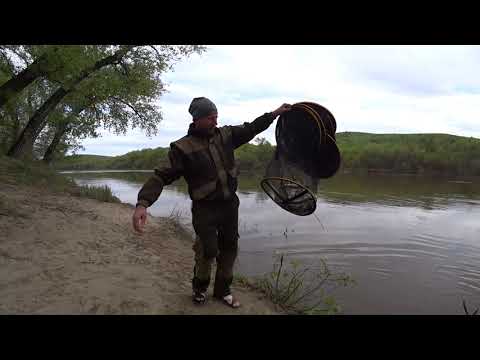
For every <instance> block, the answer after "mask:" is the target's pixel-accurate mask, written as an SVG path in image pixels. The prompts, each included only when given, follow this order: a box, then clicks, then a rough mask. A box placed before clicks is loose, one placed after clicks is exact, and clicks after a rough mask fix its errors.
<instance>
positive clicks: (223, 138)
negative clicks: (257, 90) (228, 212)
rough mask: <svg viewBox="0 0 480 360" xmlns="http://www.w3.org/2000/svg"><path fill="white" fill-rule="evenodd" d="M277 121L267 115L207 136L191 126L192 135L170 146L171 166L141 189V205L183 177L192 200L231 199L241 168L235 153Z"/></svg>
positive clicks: (138, 199) (217, 129)
mask: <svg viewBox="0 0 480 360" xmlns="http://www.w3.org/2000/svg"><path fill="white" fill-rule="evenodd" d="M274 119H275V116H274V115H273V114H272V113H265V114H264V115H262V116H260V117H258V118H257V119H255V120H254V121H252V122H251V123H248V122H246V123H244V124H243V125H239V126H222V127H219V128H216V129H215V131H214V133H213V134H210V135H206V134H204V133H201V132H200V131H197V130H196V129H195V128H194V126H193V123H192V124H190V128H189V129H188V134H187V135H186V136H184V137H183V138H181V139H179V140H177V141H175V142H173V143H171V144H170V150H169V152H168V160H169V164H168V165H166V166H161V167H158V168H156V169H155V170H154V175H153V176H151V177H150V178H149V179H148V180H147V182H146V183H145V184H144V185H143V187H142V188H141V189H140V191H139V193H138V197H137V205H143V206H145V207H149V206H151V205H152V204H153V203H154V202H155V201H156V200H157V199H158V197H159V196H160V194H161V192H162V190H163V187H164V186H165V185H169V184H171V183H172V182H173V181H175V180H177V179H179V178H180V177H181V176H183V177H184V178H185V180H186V181H187V184H188V193H189V195H190V198H191V199H192V200H228V199H231V198H232V197H233V196H234V194H235V191H236V190H237V176H238V168H237V166H236V163H235V158H234V150H235V149H236V148H238V147H239V146H241V145H243V144H245V143H247V142H249V141H250V140H252V139H253V138H254V137H255V136H256V135H257V134H259V133H261V132H262V131H264V130H266V129H267V128H268V127H269V126H270V124H271V123H272V122H273V120H274Z"/></svg>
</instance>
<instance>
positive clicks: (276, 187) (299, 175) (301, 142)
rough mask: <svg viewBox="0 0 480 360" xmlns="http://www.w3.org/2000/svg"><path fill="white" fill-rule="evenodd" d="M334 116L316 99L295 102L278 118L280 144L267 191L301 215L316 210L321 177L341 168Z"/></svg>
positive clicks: (264, 186) (268, 171)
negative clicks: (315, 100)
mask: <svg viewBox="0 0 480 360" xmlns="http://www.w3.org/2000/svg"><path fill="white" fill-rule="evenodd" d="M336 129H337V124H336V121H335V118H334V117H333V115H332V114H331V113H330V111H328V110H327V109H326V108H324V107H323V106H321V105H319V104H316V103H313V102H301V103H296V104H294V105H292V108H291V110H290V111H287V112H285V113H283V114H282V115H281V116H280V118H279V119H278V121H277V126H276V129H275V138H276V141H277V147H276V150H275V153H274V156H273V159H272V160H271V161H270V163H269V164H268V166H267V169H266V174H265V177H264V179H263V180H262V181H261V186H262V189H263V190H264V191H265V193H266V194H267V195H268V196H269V197H270V198H271V199H272V200H273V201H274V202H275V203H276V204H278V205H279V206H280V207H282V208H283V209H285V210H287V211H289V212H291V213H293V214H296V215H300V216H305V215H309V214H311V213H313V212H314V211H315V209H316V203H317V200H316V196H315V194H316V192H317V188H318V182H319V179H321V178H328V177H331V176H333V175H334V174H335V173H336V172H337V170H338V168H339V167H340V152H339V150H338V147H337V145H336V143H335V132H336Z"/></svg>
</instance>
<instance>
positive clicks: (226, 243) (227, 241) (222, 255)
mask: <svg viewBox="0 0 480 360" xmlns="http://www.w3.org/2000/svg"><path fill="white" fill-rule="evenodd" d="M239 204H240V201H239V199H238V197H237V195H235V196H234V198H233V199H232V200H223V201H193V202H192V223H193V228H194V230H195V233H196V240H195V243H194V244H193V250H194V252H195V266H194V269H193V279H192V288H193V291H201V292H206V291H207V289H208V286H209V285H210V276H211V271H212V265H213V262H214V261H216V265H217V270H216V273H215V281H214V287H213V296H215V297H223V296H226V295H228V294H230V286H231V284H232V280H233V265H234V263H235V259H236V257H237V252H238V207H239Z"/></svg>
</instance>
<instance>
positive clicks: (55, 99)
mask: <svg viewBox="0 0 480 360" xmlns="http://www.w3.org/2000/svg"><path fill="white" fill-rule="evenodd" d="M133 47H134V46H125V47H122V48H121V49H120V50H118V51H116V52H115V53H114V54H113V55H110V56H107V57H106V58H103V59H101V60H99V61H97V62H96V63H95V64H94V65H93V66H90V67H88V68H86V69H84V70H83V71H82V72H81V73H80V75H79V76H78V77H77V78H76V79H74V80H73V82H72V83H71V85H70V87H69V88H68V90H66V89H64V88H63V87H61V88H60V89H58V90H57V91H55V93H53V95H52V96H50V98H49V99H48V100H47V101H45V102H44V103H43V105H42V106H41V107H40V108H39V109H38V110H37V111H35V113H34V114H33V116H32V117H31V118H30V120H29V121H28V124H27V126H26V127H25V129H24V130H23V131H22V134H21V135H20V137H19V138H18V140H17V141H16V142H15V144H13V145H12V147H11V148H10V150H8V153H7V155H8V156H11V157H14V158H24V157H26V156H28V154H27V153H26V151H27V150H28V148H27V145H28V144H29V143H32V144H33V143H34V142H35V140H36V138H37V136H38V134H39V133H40V132H41V131H42V129H43V128H44V126H45V124H46V118H47V116H48V115H49V114H50V113H51V112H52V110H53V109H54V108H55V107H56V106H57V105H58V104H59V103H60V101H62V99H63V98H64V97H65V96H66V95H67V94H69V93H70V92H72V91H74V90H75V88H76V86H78V84H79V83H80V82H81V81H82V80H84V79H85V78H87V77H88V76H89V75H91V74H92V73H94V72H95V71H98V70H100V69H101V68H103V67H104V66H107V65H111V64H113V63H115V62H117V61H119V60H121V59H122V58H123V57H124V56H125V55H126V54H127V53H128V52H129V51H130V50H131V49H132V48H133Z"/></svg>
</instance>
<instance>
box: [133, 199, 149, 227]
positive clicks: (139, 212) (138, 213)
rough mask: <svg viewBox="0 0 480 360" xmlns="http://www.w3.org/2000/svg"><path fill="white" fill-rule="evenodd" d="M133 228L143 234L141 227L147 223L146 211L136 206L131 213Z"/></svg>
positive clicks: (142, 207)
mask: <svg viewBox="0 0 480 360" xmlns="http://www.w3.org/2000/svg"><path fill="white" fill-rule="evenodd" d="M132 220H133V228H134V229H135V231H137V232H139V233H143V229H142V228H143V226H144V225H145V223H146V222H147V209H146V208H145V207H144V206H141V205H139V206H137V207H136V208H135V212H134V213H133V219H132Z"/></svg>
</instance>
